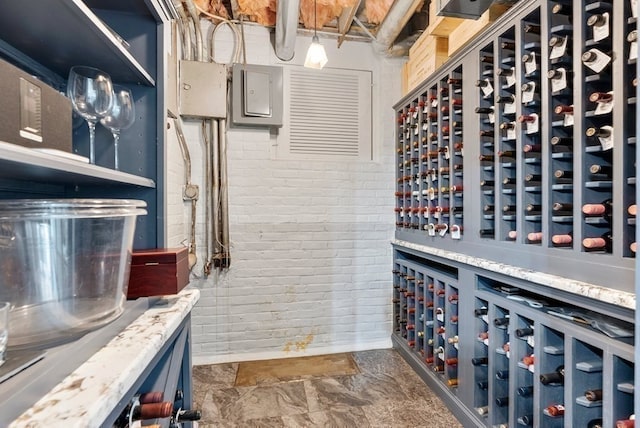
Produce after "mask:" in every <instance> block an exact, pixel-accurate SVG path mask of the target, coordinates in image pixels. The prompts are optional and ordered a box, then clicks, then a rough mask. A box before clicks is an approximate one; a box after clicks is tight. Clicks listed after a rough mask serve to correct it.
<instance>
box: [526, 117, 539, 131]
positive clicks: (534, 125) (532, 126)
mask: <svg viewBox="0 0 640 428" xmlns="http://www.w3.org/2000/svg"><path fill="white" fill-rule="evenodd" d="M530 116H532V117H534V118H535V120H533V121H528V122H526V129H525V134H535V133H537V132H538V131H539V130H540V121H539V120H538V115H537V114H535V113H531V114H530Z"/></svg>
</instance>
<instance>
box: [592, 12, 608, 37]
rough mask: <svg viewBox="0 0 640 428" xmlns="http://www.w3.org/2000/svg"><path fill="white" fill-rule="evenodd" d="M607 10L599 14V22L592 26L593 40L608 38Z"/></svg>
mask: <svg viewBox="0 0 640 428" xmlns="http://www.w3.org/2000/svg"><path fill="white" fill-rule="evenodd" d="M609 27H610V25H609V12H604V13H603V14H601V15H600V22H598V25H594V26H593V41H595V42H599V41H601V40H605V39H607V38H609V32H610V30H609Z"/></svg>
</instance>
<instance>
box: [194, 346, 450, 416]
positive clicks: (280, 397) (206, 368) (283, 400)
mask: <svg viewBox="0 0 640 428" xmlns="http://www.w3.org/2000/svg"><path fill="white" fill-rule="evenodd" d="M347 355H348V356H349V358H352V359H353V361H354V362H355V365H356V366H357V370H356V373H355V374H347V375H345V374H342V373H341V374H333V375H319V374H318V373H317V370H315V374H313V375H307V376H305V375H303V374H302V375H300V376H296V377H295V378H293V379H286V380H283V379H279V378H277V377H269V376H267V377H264V378H262V379H259V380H258V381H257V383H256V384H255V385H252V386H235V384H236V375H237V373H238V367H239V364H238V363H228V364H216V365H203V366H195V367H194V368H193V391H194V402H195V403H194V408H196V409H200V410H201V411H202V419H201V420H200V423H199V427H200V428H213V427H216V428H226V427H358V428H364V427H385V428H388V427H398V428H408V427H430V428H457V427H462V425H461V424H460V423H459V422H458V421H457V420H456V419H455V417H454V416H453V415H452V414H451V412H449V410H448V409H447V408H446V407H445V405H444V404H443V403H442V401H441V400H440V399H439V398H438V397H437V396H436V395H435V394H434V393H433V392H432V391H431V390H430V389H429V388H428V387H427V386H426V385H425V384H424V382H423V381H422V379H420V377H419V376H418V375H417V374H416V373H415V372H414V371H413V370H412V369H411V368H410V367H409V365H408V364H407V363H406V362H405V361H404V360H403V359H402V357H400V355H399V354H398V353H397V352H396V351H395V350H392V349H387V350H374V351H363V352H354V353H351V354H350V355H349V354H347ZM281 361H282V362H283V364H288V362H287V360H281ZM240 364H244V363H240Z"/></svg>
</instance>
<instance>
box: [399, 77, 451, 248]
mask: <svg viewBox="0 0 640 428" xmlns="http://www.w3.org/2000/svg"><path fill="white" fill-rule="evenodd" d="M462 108H463V104H462V68H461V67H457V68H455V69H454V70H452V71H451V72H450V73H449V74H447V75H446V76H443V77H442V78H441V79H439V80H438V81H437V82H434V84H433V85H432V86H430V87H429V88H426V89H425V90H424V91H423V92H422V93H420V94H417V95H416V96H415V98H414V99H413V100H412V101H411V103H410V104H408V105H407V106H405V107H404V108H403V109H402V110H400V111H398V147H397V150H396V152H397V156H396V159H397V172H398V174H397V180H396V181H397V187H396V193H395V196H396V207H395V212H396V227H397V228H399V229H414V230H419V231H422V232H423V233H424V234H425V235H426V236H429V237H437V236H440V237H445V236H447V237H450V238H451V239H456V240H457V239H460V238H461V236H462V233H463V165H464V164H463V154H464V147H463V138H462V125H463V122H462V120H463V109H462Z"/></svg>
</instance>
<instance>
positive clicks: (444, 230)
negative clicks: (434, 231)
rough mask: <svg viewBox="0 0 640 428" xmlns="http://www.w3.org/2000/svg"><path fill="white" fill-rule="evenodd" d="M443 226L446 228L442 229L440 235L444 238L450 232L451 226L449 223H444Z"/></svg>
mask: <svg viewBox="0 0 640 428" xmlns="http://www.w3.org/2000/svg"><path fill="white" fill-rule="evenodd" d="M442 226H444V227H442V228H441V229H440V232H439V234H440V236H441V237H444V236H445V235H446V234H447V232H448V231H449V225H448V224H447V223H444V224H443V225H442Z"/></svg>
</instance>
